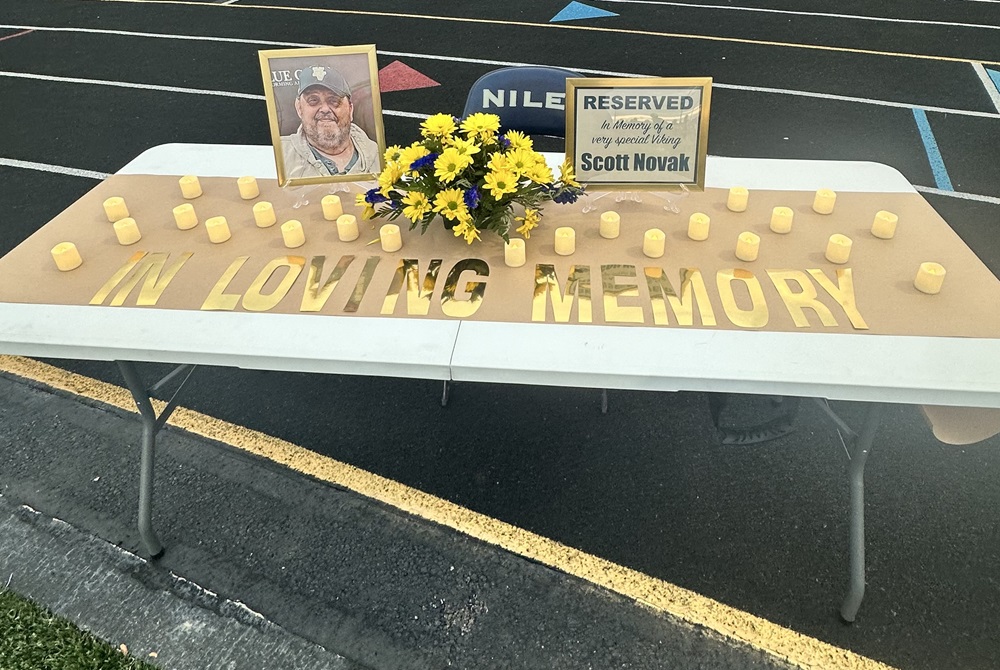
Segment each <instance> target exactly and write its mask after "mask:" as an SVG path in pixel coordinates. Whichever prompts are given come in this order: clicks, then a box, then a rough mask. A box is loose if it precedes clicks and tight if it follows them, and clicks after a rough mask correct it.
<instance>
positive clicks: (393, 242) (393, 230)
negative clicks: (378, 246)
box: [378, 223, 403, 253]
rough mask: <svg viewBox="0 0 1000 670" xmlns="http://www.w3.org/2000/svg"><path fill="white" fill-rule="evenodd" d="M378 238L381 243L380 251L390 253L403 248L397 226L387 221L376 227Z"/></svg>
mask: <svg viewBox="0 0 1000 670" xmlns="http://www.w3.org/2000/svg"><path fill="white" fill-rule="evenodd" d="M378 238H379V241H380V242H381V243H382V251H386V252H388V253H392V252H393V251H399V250H400V249H402V248H403V238H402V237H401V236H400V234H399V226H397V225H396V224H395V223H387V224H385V225H384V226H382V227H381V228H379V229H378Z"/></svg>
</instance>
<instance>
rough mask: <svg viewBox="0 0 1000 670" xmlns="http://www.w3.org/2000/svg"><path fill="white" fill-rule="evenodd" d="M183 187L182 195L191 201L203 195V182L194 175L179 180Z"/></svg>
mask: <svg viewBox="0 0 1000 670" xmlns="http://www.w3.org/2000/svg"><path fill="white" fill-rule="evenodd" d="M177 183H178V184H180V186H181V195H183V196H184V197H185V198H187V199H188V200H190V199H191V198H197V197H198V196H199V195H201V182H200V181H198V177H196V176H194V175H193V174H189V175H185V176H183V177H181V178H180V179H179V180H177Z"/></svg>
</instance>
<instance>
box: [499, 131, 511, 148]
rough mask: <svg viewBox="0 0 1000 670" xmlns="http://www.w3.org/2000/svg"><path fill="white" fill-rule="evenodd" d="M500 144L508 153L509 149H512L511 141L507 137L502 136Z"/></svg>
mask: <svg viewBox="0 0 1000 670" xmlns="http://www.w3.org/2000/svg"><path fill="white" fill-rule="evenodd" d="M499 142H500V147H501V148H502V149H503V150H504V151H507V149H510V140H508V139H507V136H506V135H501V136H500V138H499Z"/></svg>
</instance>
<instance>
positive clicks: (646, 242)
mask: <svg viewBox="0 0 1000 670" xmlns="http://www.w3.org/2000/svg"><path fill="white" fill-rule="evenodd" d="M666 246H667V236H666V235H665V234H664V232H663V231H662V230H660V229H659V228H650V229H649V230H647V231H646V232H645V234H644V235H643V236H642V253H644V254H646V255H647V256H649V257H650V258H659V257H660V256H662V255H663V252H664V251H665V250H666Z"/></svg>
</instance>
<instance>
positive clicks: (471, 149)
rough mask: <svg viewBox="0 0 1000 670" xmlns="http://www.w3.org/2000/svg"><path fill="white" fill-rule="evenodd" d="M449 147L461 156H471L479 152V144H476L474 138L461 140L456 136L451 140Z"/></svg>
mask: <svg viewBox="0 0 1000 670" xmlns="http://www.w3.org/2000/svg"><path fill="white" fill-rule="evenodd" d="M451 147H452V148H454V149H455V151H457V152H458V153H460V154H462V155H463V156H473V155H475V154H478V153H479V145H478V144H476V142H475V139H468V140H463V139H462V138H460V137H456V138H455V139H453V140H452V141H451Z"/></svg>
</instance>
